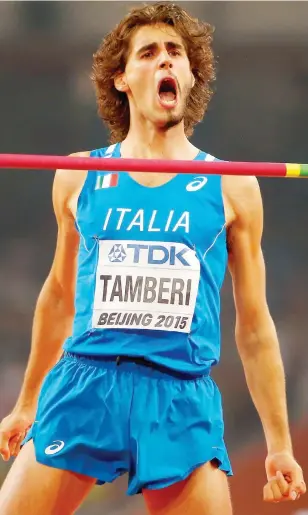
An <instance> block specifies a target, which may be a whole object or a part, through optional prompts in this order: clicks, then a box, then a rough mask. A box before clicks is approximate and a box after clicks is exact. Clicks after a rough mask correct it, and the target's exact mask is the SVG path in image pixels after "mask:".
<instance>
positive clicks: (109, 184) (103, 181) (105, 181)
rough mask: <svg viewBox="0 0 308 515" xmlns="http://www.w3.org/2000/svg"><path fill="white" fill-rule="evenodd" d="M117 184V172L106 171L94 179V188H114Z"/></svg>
mask: <svg viewBox="0 0 308 515" xmlns="http://www.w3.org/2000/svg"><path fill="white" fill-rule="evenodd" d="M117 185H118V174H117V173H108V174H107V175H99V176H98V177H97V179H96V184H95V189H96V190H100V189H106V188H114V187H115V186H117Z"/></svg>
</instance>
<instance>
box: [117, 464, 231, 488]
mask: <svg viewBox="0 0 308 515" xmlns="http://www.w3.org/2000/svg"><path fill="white" fill-rule="evenodd" d="M214 460H217V461H218V464H219V465H218V468H219V469H220V470H222V472H225V473H226V475H227V476H233V472H232V468H231V465H230V464H229V466H228V463H225V461H226V460H222V459H221V458H219V457H218V456H217V455H214V456H213V457H210V458H208V459H204V460H202V461H200V462H198V463H196V464H195V465H192V466H191V467H190V468H189V469H187V470H186V471H185V472H184V473H183V474H181V475H180V476H178V477H175V478H174V479H169V480H168V479H166V480H158V481H155V482H153V483H151V484H148V485H147V484H146V483H145V484H144V485H141V486H140V485H136V486H135V487H131V488H130V487H129V488H128V489H127V492H126V494H127V495H128V496H133V495H136V494H142V490H162V489H163V488H167V487H168V486H172V485H174V484H176V483H180V481H184V480H185V479H187V478H188V477H189V476H190V475H191V474H192V473H193V472H194V471H195V470H196V469H198V468H199V467H202V465H205V464H206V463H209V462H212V461H214Z"/></svg>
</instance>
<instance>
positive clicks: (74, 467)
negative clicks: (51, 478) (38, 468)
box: [25, 438, 122, 486]
mask: <svg viewBox="0 0 308 515" xmlns="http://www.w3.org/2000/svg"><path fill="white" fill-rule="evenodd" d="M30 440H32V441H33V444H34V452H35V458H36V461H37V463H40V465H45V466H46V467H51V468H54V469H58V470H65V471H67V472H72V473H74V474H81V475H82V476H87V477H91V478H92V479H94V480H95V482H96V485H98V486H101V485H104V484H105V483H113V481H115V480H116V479H117V478H118V477H120V476H121V475H122V473H118V474H114V475H112V476H111V475H106V477H104V478H102V477H101V476H100V477H99V476H98V475H96V474H95V473H93V474H91V472H90V471H86V470H84V468H83V467H80V466H78V464H77V463H69V462H67V465H64V466H63V464H60V463H59V464H57V463H56V462H55V461H53V460H45V459H44V458H43V457H42V456H39V455H38V453H37V450H36V448H35V442H34V439H33V438H30V439H29V440H28V441H30ZM25 443H27V442H25Z"/></svg>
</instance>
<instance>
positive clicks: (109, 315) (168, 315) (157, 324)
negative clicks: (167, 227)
mask: <svg viewBox="0 0 308 515" xmlns="http://www.w3.org/2000/svg"><path fill="white" fill-rule="evenodd" d="M199 279H200V262H199V260H198V258H197V256H196V254H195V251H194V250H192V249H190V248H189V247H187V246H186V245H184V244H182V243H174V242H165V241H164V242H155V241H131V240H121V241H116V240H101V241H99V256H98V263H97V270H96V286H95V296H94V307H93V316H92V327H93V328H96V329H106V328H108V329H111V328H116V329H134V330H136V329H143V330H144V329H155V330H161V331H176V332H183V333H189V332H190V327H191V322H192V318H193V315H194V311H195V304H196V298H197V293H198V286H199Z"/></svg>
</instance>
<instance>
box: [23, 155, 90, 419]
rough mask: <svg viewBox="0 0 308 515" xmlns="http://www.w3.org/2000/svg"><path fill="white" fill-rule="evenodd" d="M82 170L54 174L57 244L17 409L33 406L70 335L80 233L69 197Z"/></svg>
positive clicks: (42, 293)
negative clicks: (47, 374) (75, 223)
mask: <svg viewBox="0 0 308 515" xmlns="http://www.w3.org/2000/svg"><path fill="white" fill-rule="evenodd" d="M82 155H83V154H82ZM84 173H85V172H74V171H73V172H72V171H71V170H69V171H68V170H58V171H57V172H56V175H55V180H54V186H53V206H54V211H55V215H56V219H57V224H58V236H57V245H56V251H55V256H54V260H53V263H52V266H51V270H50V273H49V275H48V277H47V279H46V281H45V283H44V285H43V288H42V290H41V292H40V295H39V298H38V301H37V305H36V309H35V314H34V321H33V330H32V344H31V352H30V356H29V361H28V365H27V368H26V372H25V377H24V381H23V385H22V388H21V392H20V395H19V398H18V400H17V403H16V407H17V408H20V409H24V408H28V407H33V406H34V405H36V401H37V397H38V394H39V391H40V387H41V384H42V381H43V379H44V377H45V375H46V373H47V372H48V371H49V370H50V369H51V368H52V366H53V365H54V364H55V363H56V362H57V361H58V359H59V357H60V354H61V349H62V345H63V342H64V340H65V339H66V338H67V337H68V336H69V335H70V334H71V329H72V321H73V316H74V293H75V273H76V256H77V252H78V245H79V236H78V233H77V231H76V229H75V225H74V217H73V214H72V212H71V210H70V199H71V197H72V195H73V194H74V192H75V191H76V187H77V185H78V184H80V178H82V179H83V177H84ZM80 174H81V175H80Z"/></svg>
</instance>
